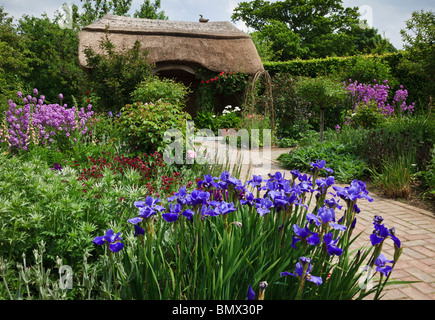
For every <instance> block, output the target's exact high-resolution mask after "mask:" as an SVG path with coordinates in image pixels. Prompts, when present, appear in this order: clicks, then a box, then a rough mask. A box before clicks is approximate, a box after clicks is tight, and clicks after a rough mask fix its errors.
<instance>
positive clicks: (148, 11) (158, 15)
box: [134, 0, 168, 20]
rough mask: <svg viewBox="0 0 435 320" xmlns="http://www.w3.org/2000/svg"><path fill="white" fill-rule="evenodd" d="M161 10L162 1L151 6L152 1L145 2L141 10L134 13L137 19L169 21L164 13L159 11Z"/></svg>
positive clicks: (158, 0)
mask: <svg viewBox="0 0 435 320" xmlns="http://www.w3.org/2000/svg"><path fill="white" fill-rule="evenodd" d="M159 9H160V0H156V1H155V3H153V4H151V1H150V0H144V2H143V3H142V5H141V7H140V9H139V10H138V11H136V12H135V13H134V17H135V18H146V19H157V20H168V17H167V16H165V12H164V11H158V10H159Z"/></svg>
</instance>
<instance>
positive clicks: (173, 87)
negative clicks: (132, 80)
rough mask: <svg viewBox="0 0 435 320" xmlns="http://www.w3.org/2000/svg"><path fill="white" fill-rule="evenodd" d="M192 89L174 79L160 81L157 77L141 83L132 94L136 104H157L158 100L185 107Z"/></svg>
mask: <svg viewBox="0 0 435 320" xmlns="http://www.w3.org/2000/svg"><path fill="white" fill-rule="evenodd" d="M190 92H191V91H190V89H189V88H188V87H186V86H185V85H184V84H183V83H181V82H177V81H175V80H173V79H166V78H165V79H160V78H158V77H156V76H153V77H150V78H147V79H146V80H144V81H142V82H141V83H139V84H138V85H137V87H136V89H135V90H134V91H133V92H132V93H131V98H132V100H133V101H134V102H143V103H156V102H157V101H158V100H161V101H162V102H166V103H170V104H173V105H177V106H180V107H184V106H185V104H186V100H187V97H188V95H189V93H190Z"/></svg>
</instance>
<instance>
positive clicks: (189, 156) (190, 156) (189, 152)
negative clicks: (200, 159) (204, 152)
mask: <svg viewBox="0 0 435 320" xmlns="http://www.w3.org/2000/svg"><path fill="white" fill-rule="evenodd" d="M196 155H197V154H196V152H195V151H194V150H187V159H195V158H196Z"/></svg>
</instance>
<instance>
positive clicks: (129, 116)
mask: <svg viewBox="0 0 435 320" xmlns="http://www.w3.org/2000/svg"><path fill="white" fill-rule="evenodd" d="M121 111H122V115H121V116H120V124H121V126H122V127H123V130H124V132H123V135H124V136H125V138H126V139H127V142H128V144H129V145H130V146H131V147H134V148H136V149H137V150H138V151H139V150H140V152H145V153H152V152H154V151H158V152H163V151H164V149H165V147H166V145H167V143H166V142H164V140H163V137H164V133H165V132H166V131H167V130H170V129H178V130H181V131H183V129H184V128H185V126H186V123H185V122H186V121H187V120H191V119H192V118H191V116H190V115H189V114H188V113H186V112H184V111H183V110H182V108H181V107H180V106H177V105H173V104H170V103H165V102H162V101H157V102H156V103H145V104H144V103H142V102H134V103H133V104H128V105H126V106H125V107H124V108H122V109H121Z"/></svg>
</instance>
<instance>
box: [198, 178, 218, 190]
mask: <svg viewBox="0 0 435 320" xmlns="http://www.w3.org/2000/svg"><path fill="white" fill-rule="evenodd" d="M216 180H218V178H217V177H212V176H211V175H210V174H205V175H204V179H203V180H200V181H198V183H197V185H198V187H200V188H201V187H204V188H206V189H210V188H211V187H215V188H217V187H219V184H218V183H217V182H215V181H216Z"/></svg>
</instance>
